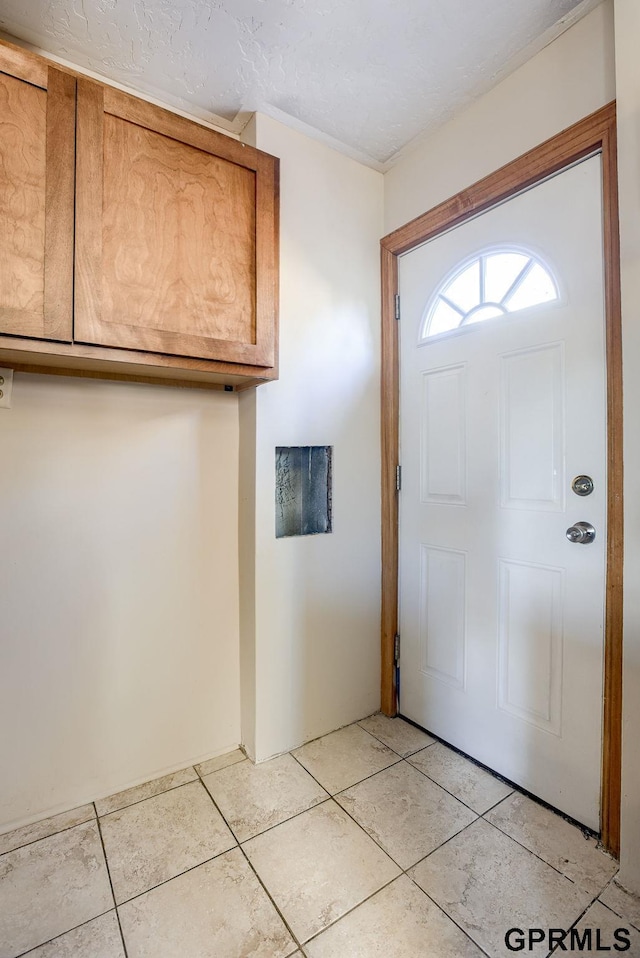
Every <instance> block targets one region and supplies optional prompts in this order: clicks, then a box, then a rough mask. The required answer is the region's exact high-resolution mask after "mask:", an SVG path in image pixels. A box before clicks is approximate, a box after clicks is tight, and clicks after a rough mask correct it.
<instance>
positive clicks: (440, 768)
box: [408, 742, 513, 815]
mask: <svg viewBox="0 0 640 958" xmlns="http://www.w3.org/2000/svg"><path fill="white" fill-rule="evenodd" d="M408 761H409V762H411V764H412V765H415V767H416V768H419V769H420V771H421V772H424V774H425V775H428V776H429V778H430V779H432V780H433V781H434V782H437V783H438V785H442V787H443V788H446V790H447V791H448V792H451V794H452V795H455V797H456V798H458V799H460V801H461V802H464V804H465V805H468V806H469V808H472V809H473V810H474V812H478V814H480V815H481V814H482V813H483V812H486V811H487V810H488V809H489V808H491V806H492V805H495V804H496V803H497V802H499V801H500V800H501V799H503V798H505V797H506V796H507V795H509V794H510V793H511V792H512V791H513V789H512V788H511V786H510V785H505V784H504V782H501V781H500V780H499V779H497V778H494V776H493V775H490V774H489V772H485V771H484V769H482V768H478V766H477V765H475V764H474V763H473V762H470V761H469V759H467V758H465V757H464V756H463V755H459V754H458V753H457V752H454V751H453V750H452V749H450V748H447V747H446V745H442V744H441V743H440V742H436V744H435V745H431V746H429V748H426V749H424V750H423V751H422V752H418V753H417V754H416V755H412V756H411V757H410V758H409V759H408Z"/></svg>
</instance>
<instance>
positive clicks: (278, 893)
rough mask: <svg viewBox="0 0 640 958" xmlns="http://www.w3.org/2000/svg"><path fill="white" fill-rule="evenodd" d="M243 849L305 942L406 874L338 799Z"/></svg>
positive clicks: (281, 909)
mask: <svg viewBox="0 0 640 958" xmlns="http://www.w3.org/2000/svg"><path fill="white" fill-rule="evenodd" d="M243 848H244V850H245V852H246V853H247V855H248V857H249V860H250V861H251V863H252V865H253V866H254V868H255V869H256V871H257V873H258V875H259V876H260V878H261V879H262V881H263V882H264V884H265V887H266V888H267V890H268V891H269V893H270V895H272V897H273V900H274V901H275V903H276V905H277V906H278V908H279V909H280V911H281V912H282V914H283V915H284V917H285V919H286V921H287V922H288V923H289V926H290V927H291V929H292V930H293V933H294V935H296V936H297V938H298V940H299V941H300V942H304V941H306V940H307V939H309V938H311V936H312V935H315V934H317V933H318V932H319V931H321V930H322V929H323V928H326V926H327V925H329V924H331V922H333V921H335V920H336V919H337V918H340V917H341V916H342V915H344V914H345V912H347V911H348V910H349V909H351V908H353V907H354V906H355V905H357V904H359V903H360V902H362V901H364V899H365V898H368V897H369V895H372V894H373V893H374V892H375V891H377V890H378V889H379V888H381V887H382V886H383V885H385V884H387V882H389V881H391V880H392V879H393V878H395V877H396V876H397V875H398V874H399V873H400V869H399V868H398V866H397V865H395V864H394V863H393V862H392V861H391V859H390V858H388V857H387V855H385V853H384V852H383V851H382V850H381V849H380V848H378V846H377V845H376V844H375V843H374V842H373V841H372V840H371V839H370V838H368V837H367V836H366V835H365V833H364V832H363V831H362V829H360V828H359V827H358V826H357V825H356V824H355V822H353V821H352V820H351V819H350V818H349V816H348V815H347V814H346V812H345V811H343V809H341V808H340V807H339V806H338V805H336V804H335V802H333V801H328V802H325V803H324V804H323V805H317V806H316V807H315V808H312V809H310V811H308V812H303V814H302V815H298V816H297V818H292V819H291V820H290V821H288V822H285V823H284V824H283V825H277V826H276V827H275V828H272V829H271V830H270V831H268V832H264V833H263V834H262V835H258V837H257V838H252V839H251V840H250V841H248V842H247V843H246V844H245V845H243Z"/></svg>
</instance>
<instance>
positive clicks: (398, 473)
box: [396, 466, 402, 492]
mask: <svg viewBox="0 0 640 958" xmlns="http://www.w3.org/2000/svg"><path fill="white" fill-rule="evenodd" d="M401 489H402V466H396V492H400V490H401Z"/></svg>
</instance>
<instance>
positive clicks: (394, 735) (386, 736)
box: [358, 712, 435, 758]
mask: <svg viewBox="0 0 640 958" xmlns="http://www.w3.org/2000/svg"><path fill="white" fill-rule="evenodd" d="M358 725H359V726H360V728H363V729H366V731H367V732H369V733H370V734H371V735H375V737H376V738H377V739H379V740H380V741H381V742H382V743H383V744H384V745H387V746H388V747H389V748H392V749H393V751H394V752H397V753H398V755H402V757H403V758H406V757H407V755H413V753H414V752H418V751H419V750H420V749H421V748H425V747H426V746H427V745H433V743H434V742H435V739H434V738H431V736H430V735H427V733H426V732H423V731H422V729H419V728H416V727H415V725H411V724H410V723H409V722H404V721H403V720H402V719H401V718H397V717H396V718H388V717H387V716H386V715H383V714H382V712H377V713H376V714H375V715H370V716H369V718H366V719H363V720H362V721H361V722H358Z"/></svg>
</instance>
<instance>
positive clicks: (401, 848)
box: [336, 762, 477, 869]
mask: <svg viewBox="0 0 640 958" xmlns="http://www.w3.org/2000/svg"><path fill="white" fill-rule="evenodd" d="M336 801H337V802H339V804H340V805H342V807H343V808H345V809H346V811H348V812H349V814H350V815H351V816H353V818H355V820H356V821H357V822H359V823H360V825H362V827H363V828H364V829H365V830H366V831H367V832H368V833H369V835H371V837H372V838H374V839H375V840H376V841H377V842H378V843H379V844H380V845H382V847H383V848H384V850H385V851H386V852H388V854H389V855H390V856H391V858H393V860H394V861H396V862H397V863H398V865H400V867H401V868H403V869H405V868H409V866H410V865H415V863H416V862H418V861H420V859H421V858H424V857H425V855H428V854H429V852H432V851H433V850H434V849H435V848H438V846H439V845H442V843H443V842H446V841H447V839H449V838H451V837H452V836H453V835H455V834H456V833H457V832H459V831H460V829H462V828H465V826H466V825H469V824H470V823H471V822H473V821H474V820H475V819H476V817H477V816H476V814H475V812H472V811H470V809H468V808H467V807H466V805H462V804H461V803H460V802H459V801H457V799H455V798H453V796H452V795H449V793H448V792H445V791H444V789H442V788H440V786H439V785H436V784H434V782H432V781H430V780H429V779H428V778H425V776H424V775H422V774H421V773H420V772H419V771H418V770H417V769H415V768H412V767H411V765H407V763H406V762H401V763H400V764H399V765H392V766H391V768H387V769H385V770H384V771H382V772H378V774H377V775H374V776H372V777H371V778H367V779H366V780H365V781H364V782H360V783H359V784H358V785H353V786H352V787H351V788H349V789H347V790H346V791H345V792H340V794H338V795H336Z"/></svg>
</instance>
